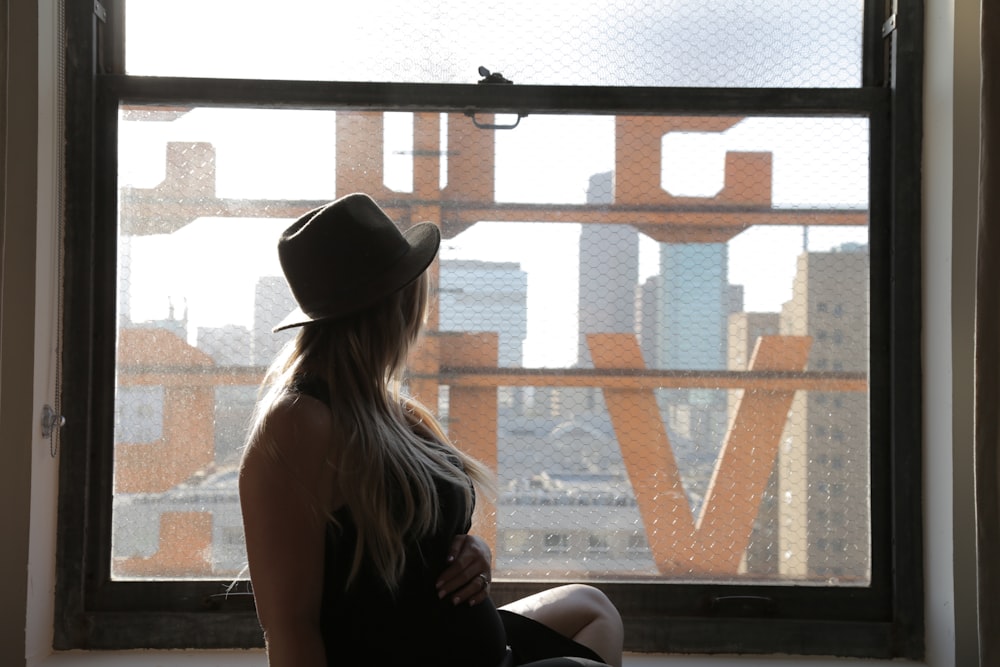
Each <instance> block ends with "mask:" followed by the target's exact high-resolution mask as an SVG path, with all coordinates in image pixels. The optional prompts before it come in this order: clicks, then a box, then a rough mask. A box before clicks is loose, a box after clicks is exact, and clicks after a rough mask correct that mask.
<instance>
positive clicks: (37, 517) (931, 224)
mask: <svg viewBox="0 0 1000 667" xmlns="http://www.w3.org/2000/svg"><path fill="white" fill-rule="evenodd" d="M978 3H979V0H926V2H925V7H926V11H927V50H926V52H925V67H926V68H927V85H926V87H925V88H926V96H927V101H926V107H925V127H926V128H927V131H926V133H925V160H924V172H925V178H926V182H925V187H924V192H923V198H924V205H925V207H924V216H925V221H924V231H925V234H924V241H925V259H926V264H925V273H924V287H925V330H924V332H923V334H924V344H925V359H924V361H925V369H924V370H925V373H924V375H925V397H926V399H927V400H926V403H925V414H924V419H925V434H926V442H925V445H926V448H925V451H926V456H925V464H926V465H925V475H926V479H925V488H926V495H925V514H926V517H927V520H926V530H925V536H926V549H925V561H926V564H927V572H928V574H927V577H926V583H925V586H926V590H927V607H926V624H927V642H928V643H927V646H928V650H927V660H926V661H925V662H924V664H926V665H929V666H930V667H952V666H954V665H959V666H960V667H967V666H971V665H975V664H976V663H975V662H965V661H964V659H965V658H966V657H967V656H969V655H974V653H975V646H976V640H975V636H973V637H972V640H971V641H970V639H969V637H968V635H969V633H970V630H969V627H970V626H971V627H974V625H975V623H974V622H973V623H971V624H967V619H968V618H969V615H970V614H971V615H972V618H973V620H974V618H975V595H974V593H973V595H971V596H968V595H967V594H966V590H965V589H966V586H967V584H966V583H965V579H967V577H969V576H972V573H973V572H974V570H975V554H974V550H972V549H970V548H969V543H970V541H971V542H972V544H973V546H974V526H973V525H971V521H972V517H971V516H968V517H966V516H964V514H965V512H966V511H967V510H968V505H967V503H968V502H969V501H968V499H967V498H963V494H964V493H969V494H971V490H972V470H971V465H970V464H969V462H970V461H971V452H972V436H971V425H969V424H964V425H963V424H957V423H956V422H959V421H960V420H961V419H962V417H961V414H962V408H963V407H964V406H959V408H960V409H959V410H958V412H957V413H956V415H955V417H954V419H953V418H952V410H953V408H954V407H955V403H956V401H960V400H965V399H964V398H963V396H966V395H967V393H966V388H967V387H971V386H972V375H971V359H970V362H969V364H968V366H970V367H969V368H965V367H963V366H962V365H961V364H959V365H958V366H956V367H955V368H952V365H953V358H954V357H955V356H956V355H954V354H952V350H957V356H959V357H961V355H962V354H964V353H963V352H962V351H961V350H960V349H958V348H962V347H964V349H965V350H969V349H971V345H970V344H969V343H970V340H971V339H969V338H967V336H971V328H972V320H971V312H966V310H965V309H963V308H961V307H959V308H953V300H955V297H956V292H961V290H963V289H965V288H964V287H963V285H965V283H967V282H968V280H970V279H971V274H970V276H966V275H965V274H964V273H963V270H969V271H971V270H972V268H971V265H972V262H971V261H968V259H969V258H970V257H972V256H974V255H969V254H960V253H962V252H967V251H968V239H969V238H970V236H969V235H971V234H974V232H973V231H971V230H974V228H975V216H974V215H973V216H971V220H969V219H967V217H968V216H967V212H963V211H962V210H961V206H959V207H958V208H957V209H956V207H955V204H956V202H957V200H958V199H959V194H958V193H957V192H954V193H953V188H954V187H956V184H957V185H958V186H966V185H967V184H968V183H969V182H972V183H974V182H976V180H977V178H976V166H975V165H976V156H975V153H977V151H976V147H975V146H972V145H970V140H969V138H968V137H967V136H966V135H965V134H964V131H965V130H967V129H968V127H969V126H970V124H969V123H965V124H964V125H965V126H964V127H962V128H959V125H960V124H962V123H960V120H961V119H962V118H963V117H964V115H965V113H966V112H967V111H968V109H969V108H970V106H971V107H973V108H976V107H977V106H978V105H977V104H970V99H973V98H974V99H976V100H978V81H976V82H975V83H972V82H970V81H969V80H968V79H969V78H971V77H970V75H968V74H967V73H968V72H969V69H968V68H970V67H971V68H973V70H972V71H976V72H978V56H972V55H970V53H969V52H974V51H976V50H977V49H978V41H975V40H978V29H976V30H974V31H973V33H972V34H969V33H968V32H967V30H968V28H967V27H965V26H967V24H968V23H969V22H970V21H972V22H975V23H976V25H978V6H979V4H978ZM53 4H54V0H40V1H39V2H37V3H30V2H17V3H11V2H9V0H0V16H2V17H7V16H9V17H10V24H11V25H16V26H17V30H15V31H11V33H12V40H8V41H7V51H6V53H12V52H14V51H15V50H17V53H18V55H17V59H16V62H17V63H18V72H17V73H15V74H16V75H17V76H16V77H15V78H12V79H10V80H9V81H8V82H7V83H9V84H10V85H11V86H12V87H11V90H14V91H16V94H14V95H12V99H14V98H16V99H17V101H18V104H20V105H21V106H22V107H24V106H29V107H32V111H31V113H23V110H22V113H20V114H17V113H11V114H10V115H9V117H8V123H9V124H10V126H11V131H10V132H9V133H7V135H5V136H6V137H7V138H8V139H9V140H10V141H11V143H10V144H9V145H8V146H7V149H8V150H7V153H6V157H7V158H8V159H7V161H6V164H17V165H18V172H19V174H18V175H15V176H11V175H7V176H6V177H5V178H4V182H3V188H4V193H5V194H7V195H8V197H7V198H5V200H4V207H3V214H4V218H3V232H4V236H3V239H4V251H3V253H2V254H3V257H4V258H5V261H4V265H3V270H2V272H0V277H2V279H3V282H2V285H0V328H2V331H0V452H2V456H3V465H2V466H0V502H2V503H3V505H0V506H2V507H3V508H4V511H3V512H0V531H2V532H0V535H3V536H4V537H3V539H4V548H3V549H0V568H2V569H0V572H4V573H5V576H4V593H3V595H0V664H2V665H5V666H6V665H10V666H11V667H21V666H22V665H25V663H27V665H28V666H29V667H36V666H41V665H44V667H52V666H65V667H84V666H90V665H94V666H97V665H101V667H110V666H112V665H116V666H121V667H125V666H128V667H139V666H148V667H152V666H154V665H156V666H161V667H175V666H179V665H184V666H190V667H209V666H214V665H237V664H239V665H249V666H255V665H256V666H261V665H263V664H264V661H263V660H262V658H261V656H260V654H259V653H258V652H254V653H253V654H252V655H247V654H246V653H245V652H224V653H204V652H191V651H188V652H183V651H181V652H171V653H169V654H164V653H161V652H140V653H126V654H121V653H118V654H114V655H111V654H95V653H87V652H71V653H67V654H60V655H55V656H51V657H49V655H48V653H49V651H48V648H47V647H48V645H49V644H48V643H47V642H48V640H47V639H46V637H48V636H50V633H51V620H52V616H51V613H52V612H51V610H52V590H53V585H54V553H53V550H52V549H51V540H52V534H53V533H54V530H55V518H56V517H55V503H54V502H53V501H52V497H53V493H54V486H53V485H52V484H51V483H50V482H51V480H53V479H54V476H53V473H52V469H53V465H52V462H51V460H48V459H47V458H46V457H47V456H48V455H47V453H45V454H44V455H42V454H40V452H39V450H38V448H39V446H40V445H41V446H45V445H44V443H41V442H38V441H40V439H39V438H38V437H37V435H36V434H35V429H36V427H37V419H36V417H37V412H36V407H40V406H38V405H35V406H33V405H31V402H32V401H31V398H30V397H31V396H32V392H29V391H26V387H27V386H29V385H30V384H31V383H32V382H36V383H37V382H38V380H37V377H36V376H33V373H32V370H33V369H31V368H30V365H31V364H30V360H31V359H32V357H33V355H34V354H35V353H36V352H37V353H38V355H39V358H44V357H45V355H46V354H47V353H48V351H49V350H48V349H47V347H46V346H47V345H49V344H50V343H49V340H48V338H47V337H42V338H41V339H40V340H38V341H37V344H36V341H35V340H34V333H35V329H34V325H33V324H32V322H33V315H34V313H33V311H32V304H26V303H25V296H24V295H25V294H31V292H32V290H31V289H30V287H31V283H32V282H33V281H34V279H35V278H34V276H35V268H34V267H33V266H32V263H33V262H34V258H35V257H36V255H35V252H34V251H35V245H34V244H35V238H34V235H35V233H36V231H38V232H42V231H43V230H42V229H41V228H38V229H36V226H35V223H34V221H35V220H37V219H38V214H40V213H41V212H40V211H36V209H35V202H34V199H33V197H34V196H35V194H36V193H38V192H39V191H38V189H37V188H36V186H35V184H34V183H28V184H26V183H25V182H24V180H25V179H28V180H30V179H31V178H34V174H35V170H34V169H32V168H26V164H33V163H34V160H35V156H36V154H37V152H36V147H35V145H34V125H35V123H36V122H37V121H36V117H37V114H36V111H37V110H35V109H34V108H33V107H34V105H35V100H36V99H37V95H36V94H35V93H36V88H37V85H38V84H37V79H36V80H31V76H27V75H25V71H26V70H31V69H32V64H33V63H35V62H36V59H37V44H32V46H31V47H25V42H27V41H33V40H34V35H35V34H36V31H34V30H32V29H31V27H32V26H34V24H35V23H36V22H37V20H38V18H37V14H36V15H35V16H31V14H32V12H38V11H40V8H41V9H42V10H44V8H45V7H47V6H49V5H53ZM25 14H27V15H25ZM0 20H2V19H0ZM956 35H958V39H956ZM3 36H4V33H2V32H0V37H3ZM48 65H49V66H51V63H48ZM3 71H5V70H3V68H0V72H3ZM2 76H3V74H2V73H0V77H2ZM0 83H4V81H2V80H0ZM2 88H3V89H6V86H2ZM0 95H2V91H0ZM0 99H2V98H0ZM10 111H11V112H14V111H16V109H11V110H10ZM29 116H30V117H29ZM971 126H973V127H975V126H976V123H971ZM25 161H27V162H25ZM960 191H961V188H960ZM29 195H30V196H29ZM914 196H918V195H917V193H914ZM43 198H44V197H43ZM8 199H9V201H8ZM958 203H959V204H961V202H958ZM10 220H17V225H16V228H15V227H14V226H11V225H9V224H8V221H10ZM13 243H18V244H19V246H18V247H19V248H20V249H21V250H22V251H23V250H25V248H27V251H25V252H22V253H21V256H18V257H14V252H13V251H14V246H13V245H10V244H13ZM953 245H954V246H955V247H954V248H953ZM974 247H975V246H974V245H973V246H972V248H973V249H974ZM8 257H12V258H13V260H15V261H14V262H13V263H11V264H8V263H7V261H6V258H8ZM953 258H957V259H956V260H955V261H953ZM959 264H963V265H968V266H966V267H965V269H963V267H958V266H956V265H959ZM10 276H14V277H15V279H16V281H17V283H16V287H15V286H14V285H12V284H11V279H10V278H9V277H10ZM43 292H44V289H43V288H40V289H39V294H40V298H41V299H42V301H45V299H47V298H50V297H51V295H46V294H43ZM964 294H967V292H962V293H960V294H957V296H958V301H961V299H962V298H963V296H964ZM49 305H51V304H49ZM959 305H961V304H959ZM40 320H42V321H44V318H40ZM953 336H954V339H953ZM35 372H36V373H37V370H36V371H35ZM969 391H971V390H969ZM36 400H37V399H36ZM963 429H967V430H969V431H970V432H969V433H968V434H967V435H966V434H963V432H962V431H963ZM32 440H35V441H36V443H35V444H34V445H33V444H32ZM32 456H34V459H33V460H34V466H33V471H34V476H35V477H34V479H35V482H34V484H32V483H31V482H30V481H29V480H30V479H31V476H30V475H29V474H28V472H27V470H26V469H27V468H29V467H30V465H31V464H30V461H31V458H32ZM29 499H30V502H31V503H32V505H31V512H30V519H31V538H30V545H29V539H28V537H27V535H26V534H25V533H26V528H25V526H26V524H27V522H28V518H29V511H28V502H29ZM967 522H970V525H969V526H968V527H967V528H966V526H965V524H966V523H967ZM970 536H971V537H970ZM949 538H951V539H949ZM29 546H30V558H29ZM29 560H30V568H31V569H30V570H28V566H29ZM956 572H957V573H958V574H957V575H956ZM8 582H11V586H12V587H13V588H14V589H16V590H12V588H11V587H8ZM29 582H30V584H29ZM25 596H27V598H28V602H27V603H26V602H25ZM26 619H27V621H26ZM956 619H958V620H959V621H960V622H961V624H962V627H959V628H956V625H957V622H956ZM25 624H27V628H28V629H27V642H28V653H29V654H30V657H29V658H28V659H27V661H26V660H25V657H24V654H25V650H24V647H25V641H26V639H25V636H26V635H25V631H24V628H25ZM971 632H972V633H973V635H974V630H971ZM7 633H9V634H7ZM8 640H10V641H8ZM11 642H14V643H11ZM957 656H961V657H962V659H963V661H958V662H956V657H957ZM626 664H627V665H629V666H630V667H638V666H639V665H643V666H647V665H648V666H650V667H652V666H654V665H663V666H664V667H665V666H666V665H671V666H672V667H679V666H683V665H695V666H697V667H723V666H725V667H730V666H732V667H751V666H756V665H764V664H769V665H773V664H796V665H798V664H807V665H810V667H815V666H818V665H829V666H833V665H836V666H837V667H845V666H849V667H860V666H861V665H880V666H881V665H884V664H885V663H883V662H880V661H861V660H848V661H840V660H837V661H834V660H824V659H812V660H810V659H806V660H802V659H782V658H747V659H745V658H734V657H681V656H671V657H655V656H644V657H635V658H630V659H629V661H628V662H627V663H626ZM893 664H894V665H900V664H903V663H898V662H896V663H893Z"/></svg>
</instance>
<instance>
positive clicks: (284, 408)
mask: <svg viewBox="0 0 1000 667" xmlns="http://www.w3.org/2000/svg"><path fill="white" fill-rule="evenodd" d="M439 244H440V233H439V232H438V229H437V227H435V226H434V225H432V224H430V223H422V224H418V225H415V226H414V227H412V228H410V229H409V230H407V232H406V233H405V235H404V234H401V233H400V232H399V230H398V229H397V228H396V225H395V224H394V223H393V222H392V220H390V219H389V218H388V216H386V214H385V213H384V212H383V211H382V210H381V209H380V208H379V207H378V205H377V204H376V203H375V202H374V201H373V200H372V199H371V198H369V197H368V196H367V195H363V194H353V195H348V196H346V197H343V198H341V199H338V200H337V201H335V202H332V203H330V204H328V205H326V206H324V207H321V208H319V209H316V210H314V211H310V212H309V213H307V214H306V215H305V216H303V217H302V218H300V219H299V220H297V221H296V222H295V223H294V224H292V225H291V226H290V227H289V228H288V229H287V230H285V232H284V233H283V234H282V236H281V238H280V240H279V242H278V254H279V258H280V260H281V265H282V269H283V271H284V273H285V277H286V279H287V281H288V284H289V287H290V288H291V290H292V294H293V295H294V297H295V299H296V301H297V303H298V305H299V310H297V311H296V312H294V313H292V314H291V315H290V316H289V317H288V318H286V320H285V321H284V322H282V324H281V325H279V327H277V328H276V330H280V329H286V328H290V327H298V328H299V331H298V335H297V337H296V338H295V339H294V341H293V342H292V343H291V344H290V345H289V346H288V347H287V348H286V350H285V351H284V352H283V353H282V355H280V356H279V358H278V359H277V360H276V361H275V362H274V364H272V366H271V368H270V370H269V372H268V375H267V378H266V380H265V394H264V396H263V398H262V400H261V401H260V403H259V405H258V408H257V412H256V414H255V419H254V424H253V427H252V430H251V434H250V438H249V441H248V445H247V448H246V452H245V454H244V458H243V463H242V466H241V471H240V501H241V505H242V510H243V520H244V528H245V533H246V543H247V555H248V560H249V567H250V578H251V582H252V585H253V590H254V596H255V601H256V604H257V614H258V618H259V620H260V623H261V626H262V628H263V630H264V635H265V640H266V644H267V651H268V660H269V664H270V665H271V667H282V666H285V665H289V666H295V667H311V666H317V667H318V666H321V665H342V664H345V665H355V664H359V665H360V664H364V665H405V664H414V665H427V666H428V667H436V666H438V665H440V666H448V665H456V666H457V665H463V666H466V667H497V666H498V665H501V664H508V665H514V664H527V663H528V662H530V661H532V660H538V659H542V658H549V657H554V656H556V655H574V656H578V658H577V659H575V661H574V662H570V663H567V662H559V663H555V662H553V663H549V662H545V663H539V664H546V665H548V664H553V665H555V664H574V665H582V664H590V665H593V664H600V663H598V662H596V661H598V660H600V658H601V656H603V658H604V660H606V661H607V662H608V663H609V664H614V665H620V662H621V622H620V618H619V617H618V614H617V612H616V611H615V610H614V607H613V606H612V605H611V604H610V602H608V601H607V598H605V597H604V596H603V594H601V593H600V592H599V591H597V590H596V589H594V588H591V587H588V586H567V587H561V588H558V589H554V590H553V591H549V592H546V593H543V594H539V595H537V596H533V597H531V598H526V599H525V600H521V601H519V602H516V603H514V604H513V605H511V606H510V607H509V609H507V610H506V611H505V612H504V615H503V616H501V614H500V613H499V612H498V610H497V609H496V608H495V607H494V605H493V603H492V601H491V600H490V598H489V582H490V573H489V567H490V565H489V563H490V555H489V552H488V550H487V549H486V547H485V545H484V544H483V543H482V541H481V540H478V539H477V538H474V537H470V536H468V535H467V533H468V531H469V528H470V524H471V516H472V510H473V507H474V503H475V490H474V489H475V488H476V487H477V486H478V487H479V488H487V489H488V488H489V482H490V476H489V473H488V471H487V470H486V469H485V468H484V467H483V466H482V465H481V464H479V463H478V462H477V461H475V460H473V459H471V458H470V457H468V456H466V455H465V454H464V453H462V452H461V451H460V450H458V449H456V448H455V447H453V446H452V445H451V444H450V443H449V441H448V438H447V436H446V435H445V433H444V432H443V430H442V429H441V427H440V426H439V424H438V423H437V421H436V420H435V419H434V418H433V416H432V415H431V414H430V413H429V412H428V411H427V410H426V409H425V408H424V407H423V406H421V405H420V404H419V403H417V402H416V401H414V400H413V399H410V398H408V397H406V396H404V395H403V394H402V393H401V382H400V379H401V376H402V373H403V370H404V367H405V362H406V358H407V354H408V353H409V351H410V349H411V347H412V346H413V344H414V343H415V342H416V340H417V338H418V336H419V333H420V330H421V327H422V325H423V321H424V316H425V310H426V305H427V289H428V288H427V277H426V274H425V270H426V268H427V266H428V265H429V264H430V263H431V261H432V260H433V259H434V256H435V255H436V253H437V249H438V246H439ZM504 619H506V625H507V627H505V620H504ZM574 640H575V641H574ZM508 644H509V645H510V647H511V649H513V650H512V651H511V649H508ZM591 660H593V661H594V662H590V661H591Z"/></svg>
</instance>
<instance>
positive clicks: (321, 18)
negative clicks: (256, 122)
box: [125, 0, 864, 88]
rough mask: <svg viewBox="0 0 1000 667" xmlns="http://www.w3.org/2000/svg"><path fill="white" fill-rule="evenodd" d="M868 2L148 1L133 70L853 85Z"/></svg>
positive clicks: (129, 62) (132, 44)
mask: <svg viewBox="0 0 1000 667" xmlns="http://www.w3.org/2000/svg"><path fill="white" fill-rule="evenodd" d="M863 5H864V3H863V2H862V0H836V1H834V2H821V3H811V4H804V3H799V2H791V1H790V0H781V1H777V2H741V1H738V0H723V1H721V2H713V3H705V2H700V1H699V0H669V1H667V2H657V3H648V2H637V1H635V0H624V1H623V0H616V1H614V2H606V1H605V0H552V1H547V2H535V1H533V0H505V1H504V2H497V1H495V0H490V1H488V2H467V1H466V0H430V1H428V0H419V1H415V0H369V1H368V2H363V3H343V2H328V1H327V0H286V1H284V2H281V3H274V2H265V1H263V0H208V1H206V0H173V1H171V2H165V1H163V0H160V1H153V0H143V1H142V2H138V1H136V2H128V6H127V11H126V42H125V46H126V69H127V72H128V73H129V74H133V75H142V76H179V77H215V78H251V79H282V80H316V81H391V82H412V83H475V82H476V81H478V80H479V79H480V78H482V75H481V74H479V71H478V69H479V67H486V68H487V69H488V70H490V71H491V72H499V73H500V74H502V75H503V76H504V77H505V78H507V79H508V80H511V81H514V82H515V83H518V84H540V85H588V86H698V87H703V86H711V87H741V88H751V87H791V88H808V87H814V88H821V87H822V88H845V87H846V88H851V87H858V86H860V85H861V34H862V24H863V16H864V10H863Z"/></svg>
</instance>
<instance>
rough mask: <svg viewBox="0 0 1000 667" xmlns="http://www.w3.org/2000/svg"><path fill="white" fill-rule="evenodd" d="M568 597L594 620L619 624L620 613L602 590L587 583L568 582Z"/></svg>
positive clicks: (620, 620)
mask: <svg viewBox="0 0 1000 667" xmlns="http://www.w3.org/2000/svg"><path fill="white" fill-rule="evenodd" d="M568 586H569V587H570V588H571V589H572V590H571V591H570V592H569V597H570V598H572V599H573V601H574V604H575V605H576V606H578V607H579V608H580V609H582V610H586V612H587V613H589V614H590V615H592V616H593V617H594V619H595V620H597V619H604V620H606V621H607V622H608V623H610V624H612V625H619V626H620V625H621V622H622V619H621V614H620V613H619V612H618V608H617V607H615V605H614V603H613V602H611V599H610V598H609V597H608V596H607V595H605V593H604V591H602V590H601V589H599V588H596V587H594V586H590V585H589V584H569V585H568Z"/></svg>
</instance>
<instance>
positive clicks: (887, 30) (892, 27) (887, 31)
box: [882, 14, 896, 39]
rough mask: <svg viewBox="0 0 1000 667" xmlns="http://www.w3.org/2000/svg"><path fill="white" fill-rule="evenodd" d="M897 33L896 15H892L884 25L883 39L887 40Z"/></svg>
mask: <svg viewBox="0 0 1000 667" xmlns="http://www.w3.org/2000/svg"><path fill="white" fill-rule="evenodd" d="M895 31H896V15H895V14H892V15H890V16H889V18H887V19H886V20H885V23H883V24H882V39H885V38H886V37H888V36H889V35H891V34H892V33H894V32H895Z"/></svg>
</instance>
